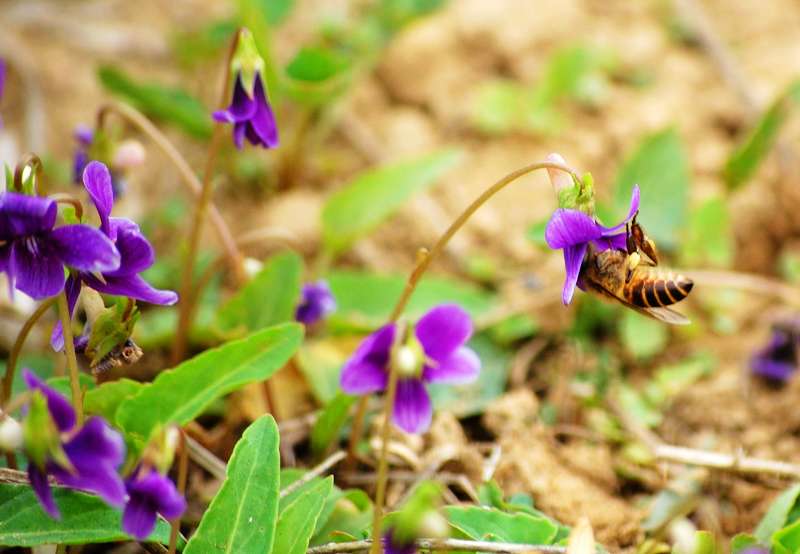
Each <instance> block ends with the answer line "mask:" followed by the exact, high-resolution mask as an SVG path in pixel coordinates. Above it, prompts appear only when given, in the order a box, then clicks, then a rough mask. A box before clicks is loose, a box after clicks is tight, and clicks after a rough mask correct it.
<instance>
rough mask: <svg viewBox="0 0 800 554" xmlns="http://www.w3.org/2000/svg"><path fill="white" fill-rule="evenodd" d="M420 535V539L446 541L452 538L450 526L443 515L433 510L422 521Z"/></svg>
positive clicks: (419, 529)
mask: <svg viewBox="0 0 800 554" xmlns="http://www.w3.org/2000/svg"><path fill="white" fill-rule="evenodd" d="M418 533H419V536H420V537H431V538H434V539H444V538H447V537H448V536H450V525H449V524H448V523H447V520H446V519H445V518H444V516H443V515H442V514H440V513H439V512H437V511H435V510H431V511H429V512H427V513H426V514H425V515H424V516H423V517H422V519H421V520H420V522H419V528H418Z"/></svg>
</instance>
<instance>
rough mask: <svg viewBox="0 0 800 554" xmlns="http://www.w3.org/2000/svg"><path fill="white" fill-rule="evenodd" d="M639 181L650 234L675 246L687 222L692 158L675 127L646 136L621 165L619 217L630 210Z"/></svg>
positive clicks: (644, 220) (616, 195)
mask: <svg viewBox="0 0 800 554" xmlns="http://www.w3.org/2000/svg"><path fill="white" fill-rule="evenodd" d="M636 184H638V185H639V187H640V188H641V191H642V192H641V204H640V216H641V217H640V218H639V220H640V221H641V222H642V224H643V225H644V227H645V230H646V232H647V234H648V235H650V236H652V238H653V239H654V240H655V241H656V243H658V245H659V246H662V247H665V248H673V247H675V246H676V245H677V241H678V236H679V234H680V231H681V229H682V228H683V226H684V225H685V224H686V219H687V217H686V211H687V209H686V208H687V199H688V190H689V162H688V159H687V157H686V152H685V150H684V147H683V142H682V141H681V138H680V136H679V135H678V133H677V132H676V131H675V129H666V130H664V131H661V132H658V133H656V134H653V135H650V136H648V137H645V138H644V140H642V142H641V143H640V144H639V146H638V148H637V149H636V151H635V152H634V153H633V154H632V155H631V156H630V157H629V158H628V159H627V160H626V161H625V163H624V164H623V165H622V167H621V168H620V170H619V172H618V173H617V178H616V180H615V184H614V206H615V209H616V213H617V215H618V216H619V218H621V217H622V215H623V214H626V213H627V212H628V207H629V206H630V198H631V188H633V186H634V185H636ZM618 220H619V219H617V221H618Z"/></svg>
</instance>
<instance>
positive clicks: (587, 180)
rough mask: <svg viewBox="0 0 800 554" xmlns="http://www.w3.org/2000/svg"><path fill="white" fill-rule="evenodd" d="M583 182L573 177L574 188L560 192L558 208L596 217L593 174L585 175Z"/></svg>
mask: <svg viewBox="0 0 800 554" xmlns="http://www.w3.org/2000/svg"><path fill="white" fill-rule="evenodd" d="M581 181H582V182H581ZM581 181H577V180H576V179H575V178H574V177H573V179H572V186H571V187H567V188H564V189H561V190H560V191H559V192H558V207H559V208H562V209H567V210H578V211H581V212H583V213H585V214H586V215H588V216H590V217H594V178H593V177H592V174H591V173H585V174H584V175H583V177H582V179H581Z"/></svg>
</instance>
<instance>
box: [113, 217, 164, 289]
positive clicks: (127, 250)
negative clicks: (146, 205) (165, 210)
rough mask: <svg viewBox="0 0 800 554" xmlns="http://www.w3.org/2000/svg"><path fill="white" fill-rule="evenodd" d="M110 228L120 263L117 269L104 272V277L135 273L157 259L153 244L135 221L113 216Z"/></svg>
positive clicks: (148, 266) (149, 265)
mask: <svg viewBox="0 0 800 554" xmlns="http://www.w3.org/2000/svg"><path fill="white" fill-rule="evenodd" d="M110 228H111V233H112V236H113V237H115V240H114V245H115V246H116V247H117V250H118V251H119V254H120V264H119V267H118V268H117V269H115V270H113V271H106V272H104V273H103V276H104V277H115V276H122V275H135V274H137V273H139V272H141V271H144V270H146V269H148V268H150V267H151V266H152V265H153V263H154V262H155V259H156V255H155V251H154V250H153V246H152V245H151V244H150V241H148V240H147V238H146V237H145V236H144V235H143V234H142V232H141V230H140V229H139V226H138V225H137V224H136V223H135V222H133V221H131V220H130V219H126V218H117V217H112V218H111V222H110Z"/></svg>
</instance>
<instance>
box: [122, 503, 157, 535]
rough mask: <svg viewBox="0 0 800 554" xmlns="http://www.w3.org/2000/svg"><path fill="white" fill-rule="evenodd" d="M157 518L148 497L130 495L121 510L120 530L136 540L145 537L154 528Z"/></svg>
mask: <svg viewBox="0 0 800 554" xmlns="http://www.w3.org/2000/svg"><path fill="white" fill-rule="evenodd" d="M157 518H158V516H157V512H156V510H155V507H154V506H152V504H151V503H150V499H149V498H146V497H143V496H139V495H131V497H130V500H128V503H127V504H125V510H124V511H123V512H122V530H123V531H125V532H126V533H128V534H129V535H131V536H133V537H135V538H136V539H138V540H143V539H146V538H147V537H149V536H150V533H152V532H153V529H155V528H156V519H157Z"/></svg>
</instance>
